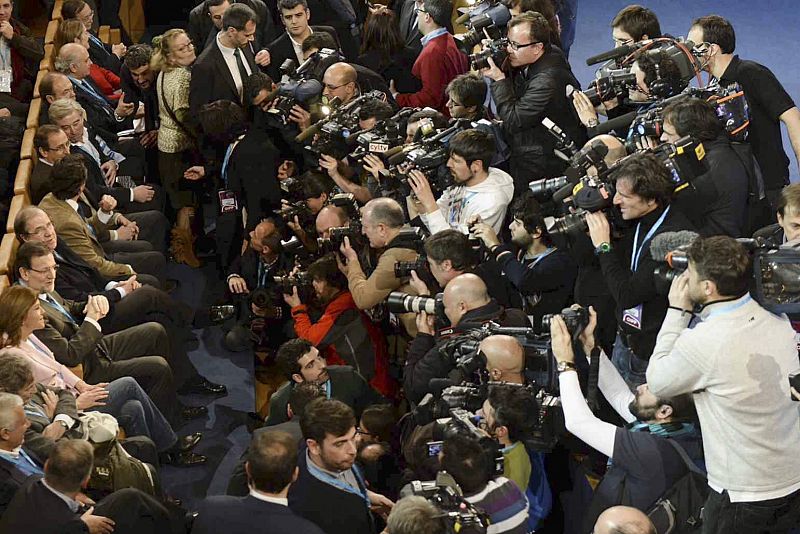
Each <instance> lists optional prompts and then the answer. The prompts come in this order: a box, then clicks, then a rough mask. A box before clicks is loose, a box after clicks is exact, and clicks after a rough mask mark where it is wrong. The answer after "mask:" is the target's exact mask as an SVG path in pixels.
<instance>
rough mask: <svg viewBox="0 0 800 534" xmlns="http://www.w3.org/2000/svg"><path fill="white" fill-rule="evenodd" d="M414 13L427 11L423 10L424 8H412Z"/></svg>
mask: <svg viewBox="0 0 800 534" xmlns="http://www.w3.org/2000/svg"><path fill="white" fill-rule="evenodd" d="M414 13H427V11H425V9H424V8H421V7H415V8H414Z"/></svg>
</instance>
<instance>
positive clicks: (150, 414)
mask: <svg viewBox="0 0 800 534" xmlns="http://www.w3.org/2000/svg"><path fill="white" fill-rule="evenodd" d="M106 389H107V390H108V397H107V398H106V400H105V402H106V404H105V406H98V407H97V408H96V410H97V411H98V412H102V413H107V414H110V415H113V416H114V417H116V418H117V421H118V422H119V425H120V426H121V427H122V429H123V430H125V434H127V435H128V436H147V437H148V438H150V439H152V440H153V443H155V444H156V448H157V449H158V451H159V452H162V451H165V450H167V449H169V448H170V447H172V446H173V445H174V444H175V442H176V441H177V439H178V437H177V436H176V435H175V432H174V431H173V430H172V427H171V426H170V424H169V422H168V421H167V420H166V418H165V417H164V416H163V415H162V414H161V412H160V411H159V410H158V408H156V405H155V404H153V401H151V400H150V397H148V396H147V393H145V392H144V390H143V389H142V388H141V387H140V386H139V384H138V383H137V382H136V380H134V379H133V378H130V377H123V378H117V379H116V380H113V381H111V382H109V384H108V386H107V387H106Z"/></svg>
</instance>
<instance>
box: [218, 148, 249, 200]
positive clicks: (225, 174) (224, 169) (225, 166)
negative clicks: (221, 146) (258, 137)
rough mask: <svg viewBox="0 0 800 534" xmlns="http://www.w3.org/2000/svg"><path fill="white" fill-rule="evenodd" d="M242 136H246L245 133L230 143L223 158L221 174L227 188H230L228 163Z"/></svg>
mask: <svg viewBox="0 0 800 534" xmlns="http://www.w3.org/2000/svg"><path fill="white" fill-rule="evenodd" d="M242 137H244V135H240V136H239V138H238V139H236V141H234V142H233V143H231V144H230V145H228V150H226V151H225V159H224V160H222V169H220V172H219V174H220V176H221V178H222V182H223V183H224V184H225V189H227V188H228V163H229V162H230V159H231V154H233V149H235V148H236V145H238V144H239V141H241V140H242Z"/></svg>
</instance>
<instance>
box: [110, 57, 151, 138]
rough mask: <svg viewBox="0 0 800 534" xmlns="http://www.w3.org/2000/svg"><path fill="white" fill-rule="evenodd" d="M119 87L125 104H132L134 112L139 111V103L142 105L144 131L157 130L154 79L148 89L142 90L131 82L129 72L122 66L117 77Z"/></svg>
mask: <svg viewBox="0 0 800 534" xmlns="http://www.w3.org/2000/svg"><path fill="white" fill-rule="evenodd" d="M119 79H120V87H121V88H122V92H124V93H125V102H126V103H128V104H133V106H134V107H133V109H134V112H136V111H139V103H142V104H144V130H145V131H146V132H152V131H153V130H158V125H159V122H160V121H159V117H158V91H156V82H155V79H154V80H153V83H152V84H150V87H149V88H147V89H142V88H141V87H139V85H138V84H137V83H136V82H135V81H133V77H132V76H131V70H130V69H129V68H128V67H127V66H125V65H123V66H122V72H120V75H119Z"/></svg>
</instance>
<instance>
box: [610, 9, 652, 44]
mask: <svg viewBox="0 0 800 534" xmlns="http://www.w3.org/2000/svg"><path fill="white" fill-rule="evenodd" d="M611 37H612V39H614V48H618V47H620V46H628V45H631V44H633V43H636V42H639V41H642V40H645V39H656V38H658V37H661V24H659V22H658V17H656V14H655V13H653V11H652V10H650V9H648V8H646V7H643V6H637V5H632V6H627V7H624V8H622V10H620V12H619V13H617V15H616V16H615V17H614V20H612V21H611Z"/></svg>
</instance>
